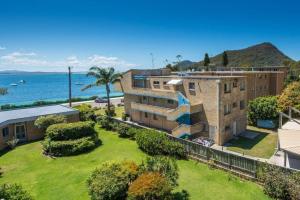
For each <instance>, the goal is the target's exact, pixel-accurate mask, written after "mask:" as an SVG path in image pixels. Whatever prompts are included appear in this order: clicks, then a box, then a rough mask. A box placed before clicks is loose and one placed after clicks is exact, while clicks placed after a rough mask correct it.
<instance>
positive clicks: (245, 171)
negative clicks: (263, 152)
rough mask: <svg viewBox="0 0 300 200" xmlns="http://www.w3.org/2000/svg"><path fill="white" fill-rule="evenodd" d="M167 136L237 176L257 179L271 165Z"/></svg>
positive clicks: (204, 159) (192, 155) (192, 153)
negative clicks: (263, 168) (267, 165)
mask: <svg viewBox="0 0 300 200" xmlns="http://www.w3.org/2000/svg"><path fill="white" fill-rule="evenodd" d="M113 120H115V121H116V122H118V123H126V124H129V125H132V126H134V127H136V128H147V127H144V126H141V125H138V124H135V123H132V122H127V121H122V120H120V119H116V118H113ZM166 135H167V136H168V138H169V139H170V140H172V141H176V142H179V143H181V144H182V145H184V147H185V149H186V151H187V153H188V154H189V156H191V157H192V158H196V159H197V160H202V161H205V162H212V164H213V165H215V166H218V167H221V168H224V169H226V170H230V171H232V172H234V173H236V174H239V175H242V176H244V177H247V178H252V179H256V178H257V172H258V168H259V166H260V165H261V164H269V165H271V164H270V163H264V162H262V161H260V160H256V159H254V158H251V157H247V156H242V155H237V154H234V153H230V152H227V151H222V150H218V149H213V148H211V147H206V146H203V145H201V144H198V143H196V142H193V141H190V140H185V139H181V138H176V137H174V136H172V135H169V134H166ZM277 167H279V166H277ZM281 168H282V167H281ZM284 169H285V170H288V171H298V170H293V169H288V168H284Z"/></svg>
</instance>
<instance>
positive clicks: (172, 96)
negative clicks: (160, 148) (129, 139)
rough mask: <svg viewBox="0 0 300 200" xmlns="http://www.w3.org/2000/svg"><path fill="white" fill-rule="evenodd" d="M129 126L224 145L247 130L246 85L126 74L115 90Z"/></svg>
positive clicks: (227, 78) (234, 79) (164, 72)
mask: <svg viewBox="0 0 300 200" xmlns="http://www.w3.org/2000/svg"><path fill="white" fill-rule="evenodd" d="M116 87H117V88H119V90H121V91H123V93H124V104H125V112H126V114H128V115H129V116H130V117H131V120H132V121H134V122H137V123H139V124H143V125H146V126H149V127H154V128H157V129H162V130H165V131H167V132H169V133H170V134H172V135H174V136H176V137H184V136H188V137H190V138H195V137H201V136H202V137H207V138H210V139H213V140H214V141H215V143H216V144H219V145H223V144H224V143H225V142H226V141H228V140H230V139H231V138H232V137H233V136H234V135H238V134H239V133H241V132H243V131H244V130H245V129H246V124H247V119H246V106H247V80H246V77H244V76H239V75H223V76H214V75H198V74H180V75H176V74H172V73H171V72H170V71H169V70H168V69H159V70H157V69H156V70H129V71H127V72H126V73H124V74H123V76H122V78H121V79H120V82H119V84H118V85H116Z"/></svg>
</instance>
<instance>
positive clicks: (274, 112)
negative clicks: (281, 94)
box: [247, 96, 279, 125]
mask: <svg viewBox="0 0 300 200" xmlns="http://www.w3.org/2000/svg"><path fill="white" fill-rule="evenodd" d="M278 111H279V110H278V104H277V97H276V96H268V97H258V98H256V99H254V100H252V101H250V102H249V105H248V113H247V116H248V123H249V124H250V125H256V124H257V120H258V119H262V120H267V119H271V120H274V119H276V118H277V117H278Z"/></svg>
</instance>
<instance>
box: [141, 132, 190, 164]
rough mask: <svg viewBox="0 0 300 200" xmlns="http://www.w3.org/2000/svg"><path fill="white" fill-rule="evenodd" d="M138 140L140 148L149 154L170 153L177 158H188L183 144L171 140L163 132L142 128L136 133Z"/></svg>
mask: <svg viewBox="0 0 300 200" xmlns="http://www.w3.org/2000/svg"><path fill="white" fill-rule="evenodd" d="M135 139H136V142H137V144H138V146H139V148H140V149H141V150H143V151H145V152H146V153H148V154H149V155H169V156H173V157H177V158H186V157H187V152H186V151H185V148H184V146H183V145H182V144H180V143H178V142H174V141H171V140H169V138H168V137H167V136H166V135H165V134H164V133H161V132H158V131H155V130H146V129H141V130H139V131H138V132H137V133H136V136H135Z"/></svg>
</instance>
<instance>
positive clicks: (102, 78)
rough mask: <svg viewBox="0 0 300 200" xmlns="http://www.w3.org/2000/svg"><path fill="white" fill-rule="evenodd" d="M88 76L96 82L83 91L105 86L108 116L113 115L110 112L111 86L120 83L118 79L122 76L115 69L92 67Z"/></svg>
mask: <svg viewBox="0 0 300 200" xmlns="http://www.w3.org/2000/svg"><path fill="white" fill-rule="evenodd" d="M87 76H92V77H95V78H96V81H95V82H94V83H92V84H89V85H87V86H85V87H84V88H82V91H84V90H86V89H88V88H91V87H95V86H101V85H105V89H106V97H107V111H108V115H109V116H110V115H111V112H110V87H109V85H110V84H114V83H115V82H117V81H118V78H119V77H120V76H121V74H119V73H116V72H115V69H114V68H113V67H109V68H102V67H97V66H95V67H91V68H90V69H89V72H88V73H87Z"/></svg>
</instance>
